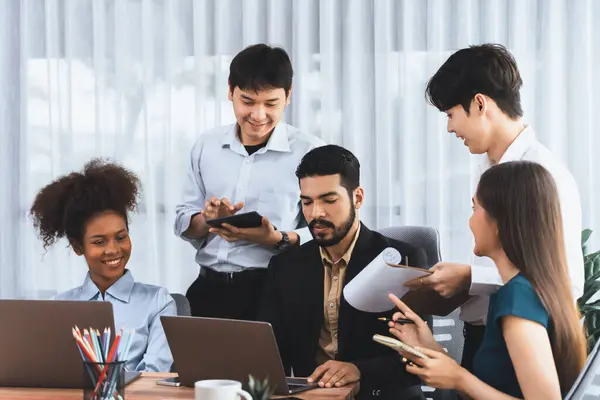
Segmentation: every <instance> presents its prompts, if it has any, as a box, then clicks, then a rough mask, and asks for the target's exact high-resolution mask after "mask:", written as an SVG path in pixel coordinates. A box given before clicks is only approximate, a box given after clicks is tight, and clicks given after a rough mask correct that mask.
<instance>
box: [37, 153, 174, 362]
mask: <svg viewBox="0 0 600 400" xmlns="http://www.w3.org/2000/svg"><path fill="white" fill-rule="evenodd" d="M139 193H140V180H139V178H138V177H137V176H136V175H135V174H134V173H132V172H131V171H128V170H127V169H125V168H123V167H121V166H120V165H117V164H112V163H107V162H104V161H102V160H100V159H94V160H92V161H90V162H88V163H87V164H86V165H85V167H84V169H83V171H82V172H72V173H70V174H68V175H65V176H62V177H59V178H58V179H56V180H55V181H54V182H52V183H50V184H49V185H47V186H46V187H44V188H43V189H42V190H40V192H39V193H38V194H37V196H36V198H35V201H34V202H33V205H32V207H31V211H30V213H31V216H32V218H33V221H34V222H33V223H34V226H35V228H36V229H37V230H38V231H39V236H40V237H41V239H42V240H43V242H44V248H48V247H49V246H51V245H53V244H54V243H56V242H57V241H58V240H59V239H61V238H66V239H67V240H68V241H69V244H70V245H71V248H72V249H73V251H74V252H75V254H77V255H78V256H83V257H84V258H85V261H86V263H87V265H88V268H89V272H88V274H87V276H86V278H85V280H84V282H83V284H82V285H81V286H79V287H76V288H74V289H71V290H69V291H67V292H64V293H61V294H59V295H57V296H56V299H58V300H80V301H109V302H110V303H112V306H113V312H114V318H115V328H116V329H120V328H124V329H134V330H135V335H134V336H133V338H132V345H131V348H130V350H129V360H127V363H126V368H127V369H128V370H135V371H156V372H168V371H169V370H170V368H171V365H172V363H173V359H172V356H171V352H170V350H169V346H168V344H167V341H166V338H165V334H164V331H163V328H162V324H161V321H160V316H161V315H176V314H177V309H176V306H175V302H174V300H173V298H172V297H171V295H170V294H169V292H168V291H167V290H166V289H164V288H162V287H158V286H153V285H146V284H143V283H139V282H135V281H134V279H133V276H132V274H131V271H129V270H128V269H126V268H125V267H126V266H127V261H129V256H130V254H131V239H130V238H129V224H128V222H129V220H128V213H129V212H130V211H133V210H134V209H135V208H136V205H137V200H138V195H139Z"/></svg>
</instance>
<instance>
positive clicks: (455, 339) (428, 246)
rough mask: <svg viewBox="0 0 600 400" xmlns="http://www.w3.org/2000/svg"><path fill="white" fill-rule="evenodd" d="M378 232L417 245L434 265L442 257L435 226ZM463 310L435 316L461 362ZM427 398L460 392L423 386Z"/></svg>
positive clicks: (437, 331)
mask: <svg viewBox="0 0 600 400" xmlns="http://www.w3.org/2000/svg"><path fill="white" fill-rule="evenodd" d="M379 233H381V234H382V235H384V236H387V237H389V238H391V239H396V240H399V241H402V242H405V243H408V244H411V245H413V246H415V247H420V248H422V249H423V250H425V253H426V254H427V264H428V267H429V268H431V267H432V266H434V265H435V264H437V263H438V262H440V261H441V259H442V255H441V251H440V234H439V232H438V231H437V229H435V228H430V227H427V226H391V227H388V228H384V229H380V230H379ZM459 314H460V311H459V310H458V309H457V310H454V311H453V312H452V313H450V314H449V315H447V316H445V317H438V316H433V336H434V337H435V339H436V340H437V341H438V342H439V343H440V345H442V347H444V348H445V349H446V350H447V351H448V355H449V356H450V357H452V358H453V359H454V360H456V362H458V363H459V364H460V362H461V359H462V351H463V345H464V336H463V322H462V321H461V320H460V318H459ZM423 392H424V393H425V396H426V397H427V398H428V399H432V400H450V399H456V398H457V395H456V393H455V392H454V391H451V390H435V389H433V388H430V387H428V386H424V387H423Z"/></svg>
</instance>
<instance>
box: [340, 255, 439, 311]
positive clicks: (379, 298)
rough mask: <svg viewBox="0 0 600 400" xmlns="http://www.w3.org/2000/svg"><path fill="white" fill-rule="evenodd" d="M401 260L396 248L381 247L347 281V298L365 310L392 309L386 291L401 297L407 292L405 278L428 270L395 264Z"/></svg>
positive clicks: (350, 302) (417, 276) (358, 307)
mask: <svg viewBox="0 0 600 400" xmlns="http://www.w3.org/2000/svg"><path fill="white" fill-rule="evenodd" d="M401 261H402V255H401V254H400V252H399V251H398V250H396V249H394V248H392V247H388V248H386V249H385V250H383V251H382V252H381V253H380V254H379V255H378V256H377V257H375V258H374V259H373V261H371V262H370V263H369V265H367V266H366V267H365V268H364V269H363V270H362V271H361V272H360V273H359V274H358V275H357V276H356V277H355V278H354V279H352V281H350V283H348V284H347V285H346V287H345V288H344V297H345V299H346V301H347V302H348V303H349V304H350V305H351V306H352V307H354V308H356V309H357V310H360V311H365V312H384V311H389V310H391V309H393V308H394V304H393V303H392V302H391V301H390V299H389V298H388V293H394V294H395V295H396V296H398V298H402V297H403V296H404V295H405V294H406V293H407V292H408V288H406V287H404V283H405V282H407V281H409V280H411V279H415V278H421V277H423V276H427V275H429V274H431V272H430V271H428V270H426V269H422V268H412V267H409V266H404V265H398V264H400V262H401ZM408 261H409V262H410V260H408Z"/></svg>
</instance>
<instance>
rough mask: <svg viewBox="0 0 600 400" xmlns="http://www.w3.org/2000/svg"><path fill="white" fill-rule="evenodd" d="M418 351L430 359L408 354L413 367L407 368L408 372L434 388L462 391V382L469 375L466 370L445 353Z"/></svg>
mask: <svg viewBox="0 0 600 400" xmlns="http://www.w3.org/2000/svg"><path fill="white" fill-rule="evenodd" d="M418 350H419V351H421V352H422V353H424V354H425V355H426V356H427V357H429V358H419V357H416V356H414V355H412V354H407V357H406V358H409V359H410V360H411V361H412V365H411V364H409V365H407V366H406V370H407V371H408V372H410V373H411V374H414V375H417V376H418V377H419V378H421V379H422V380H423V382H424V383H425V384H426V385H427V386H430V387H432V388H436V389H453V390H460V389H459V388H460V387H461V382H462V381H463V380H464V378H465V376H466V374H468V373H469V372H467V370H466V369H464V368H463V367H461V366H460V365H458V363H457V362H456V361H454V360H453V359H452V358H450V357H448V356H447V355H446V353H445V352H439V351H434V350H429V349H425V348H419V349H418Z"/></svg>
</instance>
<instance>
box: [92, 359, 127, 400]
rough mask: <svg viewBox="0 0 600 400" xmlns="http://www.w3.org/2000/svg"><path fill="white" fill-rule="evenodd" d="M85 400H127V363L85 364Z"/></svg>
mask: <svg viewBox="0 0 600 400" xmlns="http://www.w3.org/2000/svg"><path fill="white" fill-rule="evenodd" d="M83 369H84V371H83V382H84V385H83V400H123V399H125V362H124V361H115V362H107V363H102V362H89V361H85V362H84V363H83Z"/></svg>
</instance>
